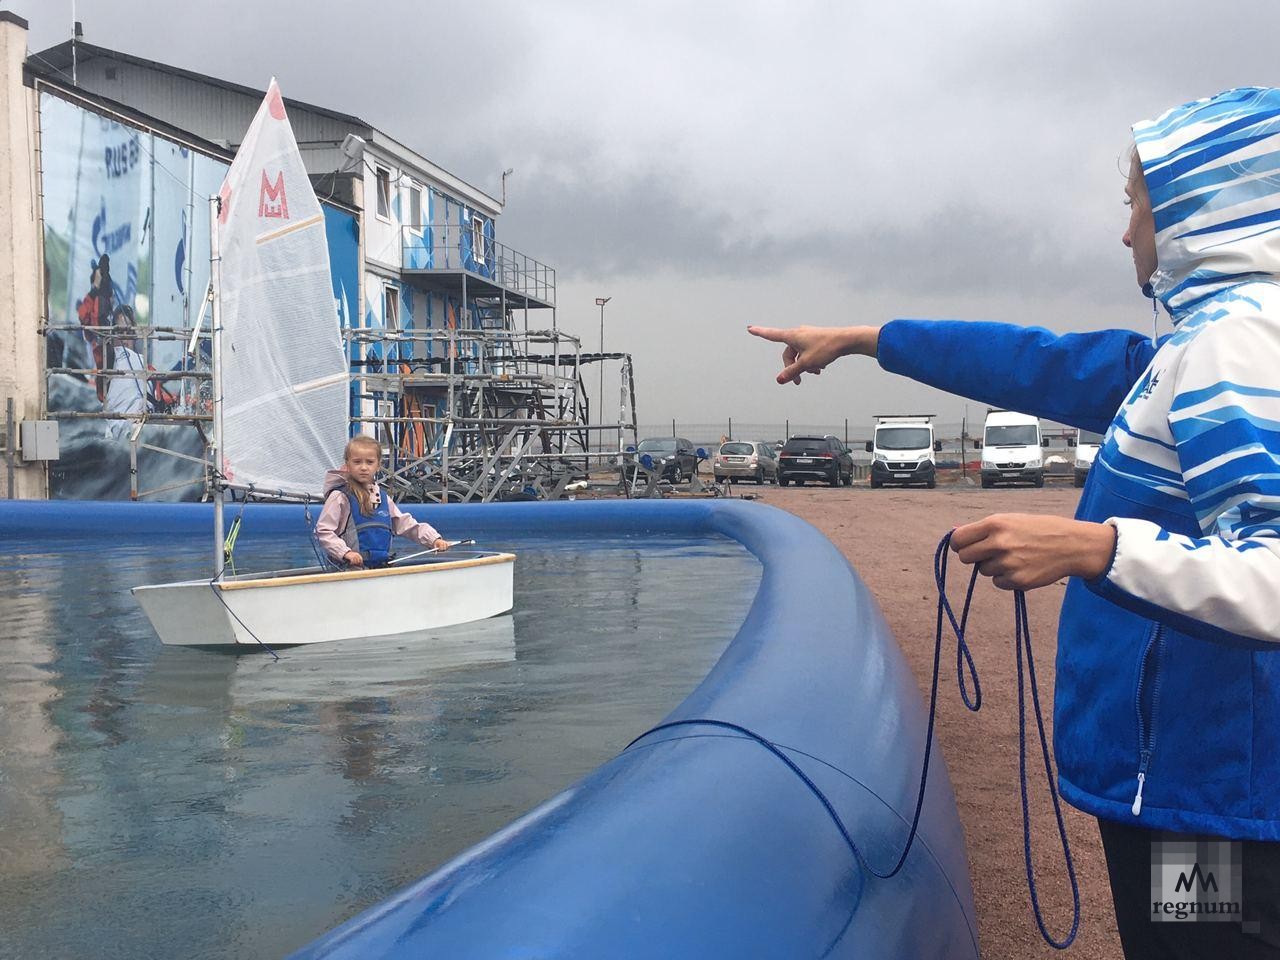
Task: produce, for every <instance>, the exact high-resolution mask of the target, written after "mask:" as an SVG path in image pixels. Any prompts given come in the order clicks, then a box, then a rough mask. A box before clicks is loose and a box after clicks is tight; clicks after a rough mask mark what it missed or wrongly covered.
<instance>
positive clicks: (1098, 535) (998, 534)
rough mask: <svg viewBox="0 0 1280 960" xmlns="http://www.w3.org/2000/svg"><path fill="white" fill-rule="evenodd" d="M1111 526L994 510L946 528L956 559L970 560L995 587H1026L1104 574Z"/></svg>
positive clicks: (1113, 536) (1112, 544) (1110, 546)
mask: <svg viewBox="0 0 1280 960" xmlns="http://www.w3.org/2000/svg"><path fill="white" fill-rule="evenodd" d="M1115 544H1116V531H1115V527H1112V526H1110V525H1109V524H1105V523H1087V522H1085V521H1083V520H1068V519H1067V518H1066V517H1045V516H1038V515H1035V514H1029V513H997V514H994V515H992V516H990V517H987V518H986V519H985V520H979V521H978V522H977V523H966V524H965V525H964V526H963V527H956V529H955V530H953V531H952V532H951V549H952V550H954V551H955V553H956V556H958V557H959V558H960V562H961V563H970V564H973V563H976V564H977V565H978V572H979V573H981V574H982V575H983V576H984V577H990V578H991V582H992V583H994V584H995V585H996V586H997V587H999V588H1000V589H1001V590H1032V589H1034V588H1035V587H1044V586H1047V585H1049V584H1051V583H1056V582H1057V581H1059V580H1061V579H1062V578H1063V577H1083V578H1084V579H1086V580H1092V579H1093V578H1095V577H1100V576H1102V575H1103V574H1104V573H1106V572H1107V568H1108V567H1109V566H1110V564H1111V554H1112V552H1113V551H1114V550H1115Z"/></svg>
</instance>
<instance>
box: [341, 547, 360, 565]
mask: <svg viewBox="0 0 1280 960" xmlns="http://www.w3.org/2000/svg"><path fill="white" fill-rule="evenodd" d="M342 562H343V563H345V564H346V565H347V566H348V567H363V566H364V557H362V556H360V554H358V553H356V552H355V551H354V550H348V551H347V552H346V553H344V554H343V555H342Z"/></svg>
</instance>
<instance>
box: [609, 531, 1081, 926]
mask: <svg viewBox="0 0 1280 960" xmlns="http://www.w3.org/2000/svg"><path fill="white" fill-rule="evenodd" d="M950 546H951V533H950V532H948V533H947V534H946V536H944V537H943V538H942V540H941V541H940V542H939V543H938V549H937V550H936V551H935V552H934V555H933V576H934V581H935V582H936V584H937V587H938V618H937V627H936V631H935V635H934V645H933V680H932V683H931V686H930V689H929V723H928V728H927V731H926V733H925V743H924V760H923V763H922V765H921V769H920V790H919V792H918V793H917V795H916V809H915V813H914V814H913V815H912V817H911V829H910V830H909V832H908V833H907V842H906V844H905V845H904V846H903V849H902V854H901V856H899V857H898V860H897V862H896V863H895V864H894V865H893V867H892V869H890V870H888V871H880V870H877V869H876V868H875V867H874V866H872V865H871V863H870V862H869V861H868V860H867V858H866V856H865V855H864V854H863V852H862V850H861V849H860V848H859V847H858V844H857V842H856V841H855V840H854V839H853V836H852V835H851V834H850V833H849V829H848V827H847V826H845V823H844V821H843V820H842V819H841V818H840V814H839V813H837V812H836V809H835V806H834V805H833V804H832V803H831V801H830V800H829V799H828V798H827V796H826V794H824V793H823V792H822V789H821V788H820V787H819V786H818V785H817V784H816V783H814V782H813V781H812V780H811V779H810V778H809V777H808V776H807V775H806V774H805V772H804V771H803V770H801V769H800V767H799V766H797V765H796V763H795V762H794V761H793V760H792V759H791V758H790V757H788V756H787V755H786V754H785V753H784V752H783V750H782V748H780V747H779V746H778V745H777V744H775V743H773V742H772V741H770V740H768V739H767V738H765V737H762V736H761V735H760V734H758V733H756V732H755V731H754V730H750V729H748V728H746V727H743V726H740V725H739V724H736V723H729V722H728V721H725V720H715V719H710V718H706V717H702V718H697V719H691V720H673V721H671V722H669V723H662V724H658V725H657V726H656V727H653V728H651V729H649V730H646V731H645V732H644V733H642V734H640V736H638V737H636V738H635V739H634V740H632V741H631V743H629V744H627V746H626V748H625V749H624V752H625V750H627V749H630V748H631V747H633V746H634V745H635V744H637V743H639V742H640V741H641V740H643V739H645V738H646V737H648V736H649V735H650V734H653V733H657V732H658V731H660V730H670V729H672V728H674V727H688V726H701V727H719V728H722V729H725V730H732V731H734V732H735V733H739V734H741V735H742V736H744V737H747V738H748V739H750V740H753V741H755V742H756V743H758V744H760V746H762V747H764V748H765V749H766V750H768V751H769V752H770V753H771V754H773V755H774V756H775V757H777V758H778V759H779V760H781V761H782V762H783V763H784V764H786V766H787V768H788V769H789V770H790V771H791V772H792V773H794V774H795V775H796V777H797V778H799V780H800V781H801V782H802V783H803V784H804V785H805V787H807V788H808V789H809V791H810V792H811V793H812V794H813V795H814V796H815V797H816V798H817V799H818V801H819V802H820V803H821V804H822V806H823V809H825V810H826V812H827V816H829V817H830V818H831V821H832V823H834V824H835V825H836V829H837V830H839V831H840V836H841V837H842V838H843V839H844V842H845V843H846V844H847V845H848V847H849V850H850V851H851V852H852V853H853V856H854V859H855V860H857V861H858V863H859V865H860V866H861V867H862V868H863V869H864V870H866V871H867V872H868V873H870V874H871V875H872V876H874V877H877V878H879V879H881V880H888V879H889V878H891V877H893V876H895V875H896V874H897V873H898V872H899V871H900V870H901V869H902V867H903V865H904V864H905V863H906V862H907V856H908V855H909V854H910V853H911V847H912V845H913V844H914V843H915V839H916V834H917V832H918V831H919V828H920V816H921V813H922V812H923V810H924V797H925V790H926V787H927V786H928V782H929V758H930V756H931V754H932V752H933V730H934V725H935V722H936V720H937V712H938V678H939V676H940V674H941V672H942V632H943V631H942V627H943V622H944V618H945V620H946V621H947V622H949V623H950V625H951V630H952V632H953V633H954V634H955V638H956V681H957V685H958V686H959V688H960V697H961V699H962V700H963V701H964V705H965V706H966V707H967V708H968V709H969V710H970V711H973V712H975V713H976V712H977V711H978V710H979V709H981V707H982V685H981V683H980V681H979V679H978V668H977V664H976V663H975V662H974V659H973V653H972V652H971V651H970V649H969V643H968V640H967V639H966V636H965V629H966V627H967V626H968V622H969V607H970V605H971V604H972V602H973V590H974V587H975V586H976V584H977V581H978V569H977V567H976V566H975V567H974V569H973V573H972V574H971V575H970V577H969V585H968V588H967V589H966V590H965V596H964V605H963V606H962V607H961V608H960V615H959V617H957V616H956V614H955V611H954V610H953V609H952V606H951V601H950V600H949V599H948V597H947V557H948V555H949V553H950ZM1013 621H1014V651H1015V659H1016V661H1017V668H1018V776H1019V780H1020V784H1021V793H1022V853H1023V860H1024V862H1025V864H1026V870H1027V889H1028V891H1029V892H1030V895H1031V909H1032V911H1033V912H1034V914H1035V918H1036V926H1037V927H1039V928H1040V935H1041V936H1042V937H1043V938H1044V940H1045V942H1046V943H1048V944H1049V946H1051V947H1053V948H1054V949H1056V950H1065V949H1066V948H1067V947H1069V946H1071V944H1072V943H1073V942H1074V941H1075V938H1076V933H1077V932H1078V931H1079V929H1080V886H1079V883H1078V882H1077V880H1076V871H1075V863H1074V861H1073V860H1072V857H1071V846H1070V844H1069V843H1068V841H1067V827H1066V822H1065V821H1064V820H1063V817H1062V806H1061V803H1060V801H1059V798H1058V789H1057V785H1056V784H1055V783H1054V778H1053V764H1052V761H1051V760H1050V758H1049V741H1048V738H1047V736H1046V735H1045V728H1044V716H1043V714H1042V712H1041V709H1040V693H1039V689H1038V684H1037V681H1036V668H1035V660H1034V657H1033V655H1032V651H1031V626H1030V621H1029V619H1028V617H1027V597H1026V594H1025V593H1024V592H1023V591H1021V590H1015V591H1014V594H1013ZM1024 652H1025V655H1026V677H1025V679H1024V673H1023V655H1024ZM966 671H967V672H968V674H969V676H970V678H971V679H972V681H973V696H972V697H971V696H970V695H969V689H968V687H967V686H966V683H965V673H966ZM1026 679H1029V680H1030V686H1031V702H1032V706H1033V708H1034V710H1035V718H1036V729H1037V731H1038V732H1039V735H1040V751H1041V755H1042V756H1043V758H1044V769H1045V777H1046V780H1047V782H1048V785H1049V796H1050V797H1051V798H1052V799H1053V813H1054V816H1055V817H1056V818H1057V822H1058V837H1059V838H1060V839H1061V841H1062V855H1063V859H1064V860H1065V861H1066V865H1067V876H1068V878H1069V879H1070V882H1071V901H1072V908H1071V909H1072V916H1071V929H1070V930H1069V931H1068V932H1067V935H1066V936H1065V937H1063V938H1062V939H1061V940H1055V939H1054V938H1053V934H1051V933H1050V932H1049V928H1048V927H1047V926H1046V925H1045V922H1044V916H1043V914H1042V912H1041V909H1040V897H1039V893H1038V892H1037V889H1036V879H1035V871H1034V869H1033V868H1032V865H1031V813H1030V806H1029V802H1028V796H1027V710H1026V706H1027V705H1026V682H1025V681H1026Z"/></svg>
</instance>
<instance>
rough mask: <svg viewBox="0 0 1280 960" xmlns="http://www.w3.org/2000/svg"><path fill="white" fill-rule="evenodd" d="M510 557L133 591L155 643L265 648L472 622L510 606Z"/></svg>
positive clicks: (193, 582) (289, 573)
mask: <svg viewBox="0 0 1280 960" xmlns="http://www.w3.org/2000/svg"><path fill="white" fill-rule="evenodd" d="M514 566H515V556H514V554H510V553H495V554H485V555H479V556H467V557H465V558H460V559H457V560H441V561H434V562H424V563H416V564H406V565H404V566H397V567H385V568H382V569H380V570H342V571H328V572H326V571H323V570H321V569H320V568H318V567H317V568H310V569H304V570H288V571H279V572H273V573H269V574H263V575H245V576H237V577H228V578H224V579H222V580H217V581H210V580H188V581H184V582H181V583H164V584H156V585H154V586H143V587H134V589H133V595H134V597H135V598H137V600H138V603H139V605H141V607H142V609H143V611H144V612H145V613H146V615H147V618H148V619H149V620H150V621H151V626H152V627H154V628H155V631H156V633H157V634H158V635H159V637H160V640H161V642H162V643H166V644H171V645H174V646H238V647H260V646H261V645H262V644H266V645H267V646H270V647H282V646H294V645H299V644H309V643H325V642H328V641H332V640H351V639H355V638H363V637H381V636H388V635H391V634H397V633H410V632H413V631H416V630H429V629H432V628H435V627H446V626H451V625H453V624H458V623H470V622H471V621H473V620H483V619H485V618H487V617H493V616H497V615H498V614H501V613H506V612H507V611H509V610H510V609H511V607H512V602H513V597H512V595H513V581H514V576H513V575H514Z"/></svg>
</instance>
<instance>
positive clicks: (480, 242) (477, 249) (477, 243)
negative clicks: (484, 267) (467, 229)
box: [471, 213, 489, 263]
mask: <svg viewBox="0 0 1280 960" xmlns="http://www.w3.org/2000/svg"><path fill="white" fill-rule="evenodd" d="M471 259H472V260H474V261H475V262H476V263H488V262H489V261H488V260H486V259H485V256H484V217H482V216H480V215H479V214H478V213H473V214H472V215H471Z"/></svg>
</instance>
